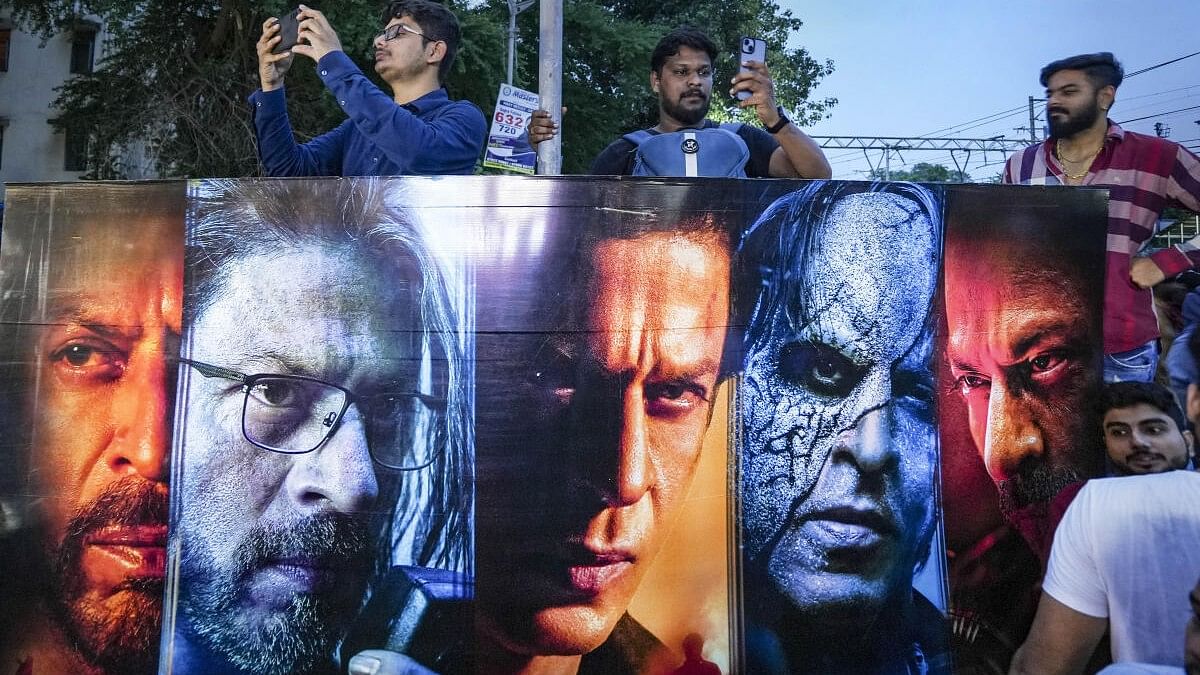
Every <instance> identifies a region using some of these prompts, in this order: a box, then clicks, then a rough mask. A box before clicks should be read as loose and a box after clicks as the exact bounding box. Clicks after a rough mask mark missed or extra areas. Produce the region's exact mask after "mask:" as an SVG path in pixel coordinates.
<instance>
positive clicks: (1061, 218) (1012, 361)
mask: <svg viewBox="0 0 1200 675" xmlns="http://www.w3.org/2000/svg"><path fill="white" fill-rule="evenodd" d="M1106 222H1107V192H1106V191H1104V190H1093V189H1078V188H1040V187H1013V186H961V187H955V188H953V189H951V190H948V193H947V203H946V251H945V259H944V264H943V266H944V272H943V288H942V296H943V299H944V303H943V314H944V317H943V332H942V335H943V338H942V340H941V341H940V345H939V349H938V352H939V357H938V359H937V360H938V364H937V368H938V375H939V380H940V381H941V382H944V383H945V385H944V386H941V387H939V390H938V392H939V397H938V398H939V417H940V421H941V426H940V434H941V442H942V459H943V468H942V478H943V483H942V484H943V486H944V492H943V506H944V512H945V523H946V525H945V531H946V542H947V546H948V550H949V553H950V564H949V571H950V590H951V606H952V614H953V618H954V634H953V635H954V643H955V655H956V669H957V670H958V672H962V673H1003V672H1006V671H1007V669H1008V663H1009V661H1010V660H1011V658H1012V655H1013V652H1014V651H1015V650H1016V649H1017V647H1019V646H1020V645H1021V643H1022V642H1023V641H1024V640H1025V637H1026V635H1027V633H1028V631H1029V627H1030V624H1031V622H1032V620H1033V614H1034V612H1035V610H1036V609H1037V602H1038V596H1039V593H1040V581H1041V577H1042V573H1043V571H1044V566H1045V563H1046V560H1047V558H1048V556H1049V553H1050V546H1051V544H1052V543H1053V537H1054V530H1055V527H1056V525H1057V523H1058V520H1059V519H1060V518H1061V517H1062V515H1063V512H1064V511H1065V510H1066V508H1067V506H1068V505H1069V504H1070V502H1071V499H1072V498H1073V497H1074V495H1075V494H1076V493H1077V492H1078V490H1079V488H1080V486H1081V485H1082V482H1083V481H1084V480H1086V479H1088V478H1094V477H1096V476H1100V475H1103V470H1104V456H1105V455H1104V450H1103V445H1102V443H1103V441H1102V435H1101V433H1100V423H1099V420H1098V419H1097V413H1096V411H1095V410H1094V405H1095V401H1096V393H1097V389H1098V387H1099V386H1100V381H1101V376H1100V373H1101V370H1100V368H1101V357H1102V354H1103V345H1102V314H1101V308H1102V302H1103V293H1104V256H1105V242H1106V239H1105V232H1106Z"/></svg>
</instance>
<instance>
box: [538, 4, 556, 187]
mask: <svg viewBox="0 0 1200 675" xmlns="http://www.w3.org/2000/svg"><path fill="white" fill-rule="evenodd" d="M540 2H541V16H540V17H539V20H540V28H539V30H538V96H539V98H540V101H539V103H540V104H541V107H542V110H549V111H550V114H551V115H555V113H557V112H558V111H559V110H562V0H540ZM537 153H538V161H537V172H538V174H539V175H546V176H557V175H558V174H560V173H562V134H554V138H551V139H550V140H548V141H542V142H541V143H538V148H537Z"/></svg>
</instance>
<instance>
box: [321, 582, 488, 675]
mask: <svg viewBox="0 0 1200 675" xmlns="http://www.w3.org/2000/svg"><path fill="white" fill-rule="evenodd" d="M474 594H475V584H474V579H472V578H471V577H468V576H465V575H462V574H459V573H457V572H451V571H448V570H440V569H432V568H428V567H403V566H395V567H392V568H391V570H390V571H389V572H388V573H387V575H386V576H385V577H384V579H382V580H381V581H380V582H379V583H378V584H377V585H376V587H375V588H374V592H373V593H372V595H371V599H370V600H369V601H368V602H367V605H366V607H364V608H363V610H362V612H361V613H360V614H359V616H358V619H357V620H356V621H355V622H354V625H353V626H352V627H351V629H350V631H349V633H348V634H347V635H346V639H345V640H344V641H343V642H342V646H341V655H342V662H343V664H344V665H343V668H345V666H346V665H348V664H349V661H350V658H351V657H352V656H354V655H355V654H357V653H358V652H360V651H362V650H364V649H388V650H391V651H394V652H399V653H401V654H406V655H408V656H409V657H410V658H412V659H414V660H415V661H417V662H418V663H420V664H421V665H423V666H425V667H426V668H430V669H432V670H433V671H434V672H436V673H439V674H440V675H474V674H475V667H474V659H473V649H472V645H473V639H474V637H473V636H474V632H473V628H474V626H475V610H474V604H473V603H472V600H473V596H474Z"/></svg>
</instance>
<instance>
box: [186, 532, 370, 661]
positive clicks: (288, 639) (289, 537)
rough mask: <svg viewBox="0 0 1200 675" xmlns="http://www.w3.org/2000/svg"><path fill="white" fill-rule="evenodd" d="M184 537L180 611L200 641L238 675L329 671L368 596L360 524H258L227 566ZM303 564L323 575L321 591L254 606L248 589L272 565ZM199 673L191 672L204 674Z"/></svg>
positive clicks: (366, 548)
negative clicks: (279, 605) (276, 607)
mask: <svg viewBox="0 0 1200 675" xmlns="http://www.w3.org/2000/svg"><path fill="white" fill-rule="evenodd" d="M187 539H188V537H187V536H186V530H185V536H184V543H183V549H184V551H185V552H186V553H185V554H184V555H183V556H182V563H181V572H180V574H181V578H182V581H181V587H182V593H181V599H180V608H181V611H182V612H183V615H184V617H185V619H186V621H187V624H188V627H189V629H190V632H191V633H193V634H194V636H195V639H196V640H197V641H199V642H200V643H202V644H203V646H204V647H205V648H206V649H207V650H208V651H211V652H214V653H216V654H217V655H219V656H220V657H222V658H224V659H225V661H226V662H227V663H228V664H230V665H232V666H233V667H234V668H236V669H238V670H239V671H243V672H247V673H262V674H265V675H269V674H276V673H278V674H280V675H282V674H283V673H324V672H330V671H332V670H333V652H334V649H335V647H336V646H337V644H338V642H339V641H340V640H341V639H342V637H344V635H345V632H346V629H347V628H348V626H349V624H350V622H351V620H352V619H353V617H354V616H355V615H356V614H357V612H358V610H359V609H360V607H361V605H362V601H363V597H364V595H365V592H366V584H367V576H368V573H369V569H370V563H371V559H372V555H371V544H370V542H371V541H372V539H371V537H370V535H369V533H368V527H367V526H365V525H364V524H363V523H362V522H361V519H357V518H354V517H351V516H346V515H344V514H339V513H322V514H318V515H315V516H310V517H308V518H306V519H304V520H302V521H300V522H299V523H297V524H295V525H293V526H290V527H287V528H273V527H272V528H268V527H264V526H258V527H256V528H255V529H254V530H252V531H251V532H250V533H249V534H248V535H247V536H246V538H245V539H243V540H242V542H241V543H240V544H239V545H238V548H237V551H236V553H235V555H234V560H233V561H232V564H231V565H230V566H228V567H227V568H223V567H222V566H221V565H220V564H218V563H217V561H216V560H215V559H214V558H213V557H212V556H211V555H208V554H207V553H206V552H205V551H204V550H203V548H202V547H199V546H196V545H195V544H192V545H190V546H189V542H188V541H187ZM288 558H305V559H308V560H312V561H316V562H317V563H318V567H319V568H320V569H323V570H324V572H323V573H324V574H333V575H336V579H328V580H325V581H324V582H322V584H321V585H322V586H323V587H324V588H323V589H321V592H310V593H297V594H295V595H294V596H293V598H292V600H291V602H290V603H289V604H288V605H287V606H286V607H285V608H284V609H283V610H282V611H274V612H272V611H271V610H269V609H266V608H259V607H256V606H255V604H254V600H253V598H251V597H247V596H248V595H249V594H250V591H249V590H248V588H247V586H248V585H249V582H250V580H251V579H252V577H254V576H255V575H257V574H259V573H261V572H262V571H263V568H264V567H265V566H266V565H268V564H271V563H272V561H279V560H286V559H288ZM204 670H205V668H204V667H200V668H197V669H194V670H191V671H189V672H204Z"/></svg>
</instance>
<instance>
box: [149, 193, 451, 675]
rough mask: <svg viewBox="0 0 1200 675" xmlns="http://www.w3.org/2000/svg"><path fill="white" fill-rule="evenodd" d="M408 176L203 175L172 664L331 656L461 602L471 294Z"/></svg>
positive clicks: (303, 663)
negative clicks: (413, 607) (431, 229)
mask: <svg viewBox="0 0 1200 675" xmlns="http://www.w3.org/2000/svg"><path fill="white" fill-rule="evenodd" d="M404 187H405V186H404V183H403V181H400V180H381V179H360V180H343V181H334V180H312V181H269V180H265V181H252V180H242V181H195V182H192V183H191V184H189V189H188V198H189V200H188V212H187V244H186V246H185V251H184V260H185V266H186V269H187V275H186V279H185V284H184V286H185V290H186V292H185V298H184V312H183V333H182V345H183V346H182V349H181V357H182V358H181V359H180V371H179V388H178V392H179V393H178V396H179V402H180V409H181V410H183V411H184V413H183V414H181V415H180V416H179V418H178V427H177V428H178V431H177V439H178V443H177V449H176V454H175V458H176V462H175V465H174V481H173V483H172V496H173V503H174V510H173V519H172V538H171V554H172V557H171V561H172V575H171V577H170V578H171V583H170V586H169V588H168V592H167V600H168V606H169V607H170V608H171V611H170V612H169V614H168V617H169V622H168V631H167V633H166V635H165V638H164V643H163V644H164V654H163V662H164V664H165V665H164V667H165V668H168V669H169V670H170V671H171V672H176V673H203V672H212V671H226V670H231V671H236V672H259V673H270V672H278V673H292V672H298V673H308V672H326V671H331V670H334V669H336V667H337V663H338V662H339V659H340V660H342V661H345V660H348V659H349V658H350V657H351V656H353V654H354V652H348V650H360V649H362V648H366V647H380V648H382V647H390V648H391V649H394V650H396V651H407V650H408V648H409V647H410V646H411V645H410V644H409V643H410V642H411V641H412V640H414V639H417V638H419V637H420V635H419V633H420V631H427V630H430V628H429V626H428V625H426V624H427V623H428V622H429V621H434V620H437V619H438V617H437V616H435V614H438V613H441V614H444V615H445V616H443V617H442V619H441V620H450V619H452V618H453V616H455V612H456V611H457V612H459V614H461V613H462V612H463V611H465V610H461V609H458V610H456V609H455V606H456V605H457V606H458V607H460V608H461V606H462V605H463V603H465V602H466V600H467V599H469V596H470V583H469V582H470V572H471V564H472V553H471V548H472V545H473V541H472V535H471V529H470V528H471V500H472V495H473V486H472V484H471V481H470V476H471V470H472V465H473V462H472V459H471V452H472V438H471V433H472V423H471V405H470V391H471V388H472V377H471V371H470V365H471V361H470V359H469V355H470V353H471V349H472V346H471V339H470V335H469V334H468V332H467V324H466V323H465V320H466V317H465V316H464V312H463V310H464V309H465V308H466V307H467V306H468V305H467V303H468V301H469V298H468V297H467V296H466V295H465V287H464V285H463V281H464V279H463V276H462V273H461V272H462V269H461V268H462V265H461V262H462V261H461V259H458V258H456V257H455V256H453V255H452V254H451V253H452V252H447V251H445V250H438V249H437V247H436V245H435V244H434V243H433V242H432V241H431V239H430V238H429V237H428V236H427V234H426V232H427V230H426V227H427V223H425V222H423V220H422V215H423V214H422V213H421V212H420V210H419V209H410V208H406V207H405V206H404V204H405V202H406V200H405V194H404V193H405V190H404ZM414 596H417V597H418V598H419V600H420V601H421V602H424V603H426V604H428V605H430V607H429V608H428V611H427V612H426V616H421V617H418V619H417V621H416V622H415V624H414V625H408V626H404V627H397V626H394V625H392V624H393V622H392V621H391V620H392V619H393V614H394V613H395V612H396V611H398V608H399V607H404V606H406V605H408V604H410V603H412V604H415V601H414ZM447 617H449V619H448V618H447ZM468 618H469V617H468ZM455 628H456V629H457V630H458V632H459V634H460V635H461V631H462V628H463V626H461V625H460V626H456V627H455ZM339 649H340V650H342V651H341V655H340V656H339V654H338V651H339ZM414 656H415V654H414ZM426 656H427V657H429V658H432V659H434V660H433V661H432V662H431V663H430V665H434V666H436V663H437V662H436V657H437V656H438V655H437V654H432V655H426Z"/></svg>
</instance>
